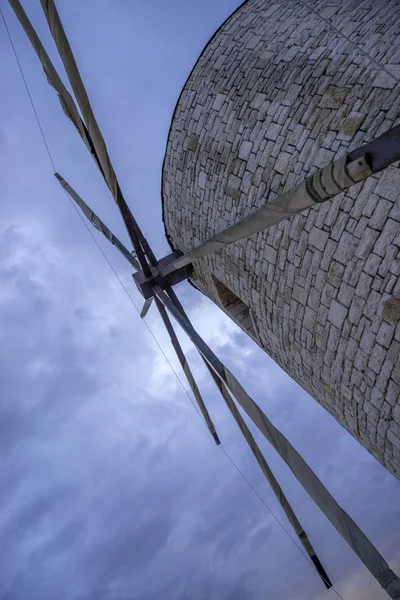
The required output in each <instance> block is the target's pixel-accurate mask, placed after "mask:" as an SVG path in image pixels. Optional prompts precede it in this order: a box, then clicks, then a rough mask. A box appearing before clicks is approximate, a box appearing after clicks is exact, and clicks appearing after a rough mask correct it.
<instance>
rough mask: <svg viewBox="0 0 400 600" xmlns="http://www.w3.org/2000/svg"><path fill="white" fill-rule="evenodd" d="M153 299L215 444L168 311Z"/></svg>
mask: <svg viewBox="0 0 400 600" xmlns="http://www.w3.org/2000/svg"><path fill="white" fill-rule="evenodd" d="M155 300H156V305H157V308H158V311H159V313H160V316H161V318H162V320H163V322H164V325H165V328H166V330H167V331H168V334H169V337H170V340H171V343H172V346H173V348H174V350H175V353H176V355H177V357H178V360H179V362H180V363H181V367H182V370H183V372H184V373H185V377H186V379H187V381H188V383H189V385H190V389H191V390H192V392H193V396H194V397H195V399H196V402H197V404H198V406H199V409H200V411H201V414H202V416H203V419H204V421H205V422H206V425H207V427H208V430H209V432H210V433H211V435H212V436H213V438H214V440H215V443H216V444H217V446H218V445H219V444H220V443H221V442H220V440H219V437H218V434H217V432H216V431H215V427H214V423H213V422H212V420H211V417H210V414H209V412H208V410H207V407H206V405H205V403H204V400H203V397H202V395H201V393H200V390H199V388H198V386H197V383H196V381H195V378H194V377H193V373H192V371H191V369H190V367H189V364H188V362H187V360H186V357H185V355H184V353H183V350H182V347H181V345H180V343H179V340H178V337H177V335H176V333H175V331H174V328H173V326H172V323H171V321H170V318H169V316H168V313H167V311H166V309H165V307H164V304H163V303H162V302H161V300H159V299H158V298H157V296H155Z"/></svg>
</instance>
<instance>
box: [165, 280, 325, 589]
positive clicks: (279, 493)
mask: <svg viewBox="0 0 400 600" xmlns="http://www.w3.org/2000/svg"><path fill="white" fill-rule="evenodd" d="M166 292H167V294H168V296H169V297H170V298H171V301H172V302H173V303H174V304H175V306H176V308H177V309H178V310H180V311H181V313H183V315H184V316H185V317H186V319H187V320H188V316H187V315H186V313H185V310H184V308H183V306H182V304H181V302H180V300H179V298H178V297H177V295H176V294H175V292H174V290H173V289H172V288H170V289H167V290H166ZM158 302H160V300H158ZM164 310H165V309H164ZM199 354H200V356H201V358H202V359H203V361H204V363H205V365H206V367H207V369H208V371H209V373H210V375H211V377H212V379H213V381H214V383H215V385H216V386H217V388H218V390H219V392H220V394H221V396H222V398H223V400H224V402H225V404H226V405H227V407H228V409H229V411H230V412H231V414H232V416H233V418H234V419H235V421H236V424H237V426H238V427H239V429H240V431H241V432H242V434H243V437H244V439H245V440H246V442H247V445H248V446H249V448H250V450H251V451H252V453H253V455H254V457H255V459H256V461H257V463H258V466H259V467H260V469H261V471H262V473H263V475H264V477H265V478H266V480H267V481H268V483H269V485H270V486H271V489H272V491H273V492H274V494H275V497H276V499H277V500H278V502H279V504H280V505H281V506H282V508H283V511H284V513H285V515H286V517H287V519H288V521H289V523H290V524H291V525H292V527H293V529H294V531H295V533H296V535H297V537H298V538H299V540H300V542H301V544H302V546H303V548H304V550H305V551H306V553H307V555H308V556H309V558H310V560H311V561H312V562H313V564H314V567H315V569H316V570H317V572H318V574H319V576H320V577H321V579H322V582H323V584H324V585H325V587H326V588H327V589H328V590H329V589H330V588H331V587H332V582H331V580H330V579H329V577H328V575H327V573H326V571H325V569H324V567H323V566H322V564H321V561H320V560H319V558H318V556H317V553H316V552H315V550H314V548H313V546H312V544H311V542H310V540H309V539H308V536H307V534H306V532H305V531H304V529H303V527H302V525H301V523H300V521H299V520H298V518H297V517H296V514H295V512H294V510H293V509H292V507H291V505H290V503H289V501H288V499H287V498H286V496H285V494H284V492H283V490H282V488H281V486H280V485H279V483H278V481H277V479H276V478H275V476H274V474H273V472H272V470H271V468H270V466H269V465H268V463H267V461H266V459H265V457H264V455H263V453H262V451H261V449H260V447H259V446H258V444H257V442H256V440H255V439H254V437H253V435H252V433H251V431H250V429H249V428H248V427H247V425H246V422H245V420H244V419H243V417H242V415H241V414H240V412H239V410H238V409H237V406H236V404H235V403H234V401H233V399H232V397H231V395H230V393H229V391H228V389H227V388H226V386H225V383H224V382H223V381H222V380H221V379H220V378H219V377H218V376H217V375H216V373H215V371H214V370H213V369H212V368H211V366H210V364H209V363H208V362H207V360H206V359H205V358H204V356H203V355H202V354H201V352H199Z"/></svg>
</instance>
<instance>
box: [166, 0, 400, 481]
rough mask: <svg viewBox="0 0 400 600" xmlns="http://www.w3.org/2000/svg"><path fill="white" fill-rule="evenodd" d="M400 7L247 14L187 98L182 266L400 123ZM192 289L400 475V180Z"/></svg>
mask: <svg viewBox="0 0 400 600" xmlns="http://www.w3.org/2000/svg"><path fill="white" fill-rule="evenodd" d="M399 28H400V3H399V2H397V1H396V0H356V1H354V0H307V1H303V0H299V1H298V2H294V1H293V0H278V1H273V0H271V2H265V0H248V1H247V2H245V3H244V4H243V5H242V6H241V7H240V8H239V9H238V10H237V11H236V12H235V13H234V14H233V15H232V16H231V17H230V18H229V19H228V20H227V21H226V22H225V23H224V24H223V25H222V26H221V28H220V29H219V30H218V31H217V32H216V34H215V35H214V36H213V38H212V39H211V40H210V42H209V43H208V44H207V46H206V48H205V49H204V51H203V53H202V54H201V56H200V58H199V60H198V62H197V63H196V65H195V67H194V69H193V71H192V73H191V75H190V76H189V78H188V80H187V82H186V84H185V86H184V89H183V91H182V93H181V96H180V98H179V101H178V104H177V107H176V110H175V113H174V117H173V120H172V124H171V129H170V133H169V138H168V144H167V150H166V155H165V161H164V168H163V183H162V195H163V213H164V222H165V228H166V232H167V236H168V239H169V241H170V243H171V245H172V247H173V248H175V249H179V250H181V251H182V252H185V251H188V250H190V249H191V248H192V247H193V246H195V245H197V244H198V243H200V242H201V241H203V240H205V239H207V238H208V237H209V236H211V235H212V234H214V233H215V232H217V231H220V230H221V229H223V228H225V227H227V226H228V225H231V224H232V223H234V222H236V221H237V220H238V219H241V218H242V217H244V216H245V215H247V214H249V213H250V212H251V211H252V210H254V209H255V208H256V207H258V206H259V205H260V204H261V203H262V202H264V201H265V200H266V199H272V198H274V197H276V195H278V194H280V193H282V192H283V191H286V190H288V189H290V188H292V187H293V186H294V185H296V183H298V182H300V181H301V180H303V179H304V178H305V177H307V176H308V175H310V174H312V173H313V172H314V171H315V170H316V168H318V167H323V166H325V165H326V164H328V163H329V162H331V161H333V160H335V159H337V158H339V157H341V156H343V155H344V154H345V153H347V152H348V151H350V150H352V149H354V148H357V147H358V146H360V145H361V144H362V143H365V142H367V141H369V140H371V139H373V138H374V137H377V136H379V135H380V134H382V133H383V132H384V131H386V130H387V129H389V128H391V127H393V126H394V125H396V124H399V123H400V84H399V79H400V36H399ZM192 281H193V283H194V284H195V285H196V286H197V287H198V288H199V289H200V290H201V291H202V292H203V293H205V294H206V295H207V296H209V297H210V298H211V299H212V300H213V301H214V302H215V303H216V304H217V305H218V306H220V308H222V309H223V310H225V311H226V312H227V314H229V315H230V316H231V317H232V318H233V319H234V320H235V321H236V322H237V323H238V325H239V326H241V327H242V329H244V330H245V331H247V333H248V334H249V335H251V337H252V338H253V339H254V340H255V341H256V342H257V343H258V344H259V345H260V346H261V347H262V348H263V349H264V350H265V351H266V352H267V353H268V354H269V355H270V356H271V357H272V358H273V359H274V360H275V361H276V362H277V363H278V364H279V365H280V366H281V367H282V368H283V369H284V370H285V371H286V372H287V373H288V374H289V375H290V376H291V377H292V378H293V379H294V380H295V381H297V382H298V383H299V384H300V385H301V386H302V387H303V388H304V389H305V390H306V391H307V392H309V393H310V394H311V395H312V396H313V397H314V398H315V399H316V400H317V401H318V402H319V403H320V404H321V405H322V406H324V407H325V408H326V410H328V411H329V412H330V413H331V414H332V415H333V416H334V417H335V418H336V419H337V421H338V422H339V423H340V424H341V425H342V426H343V427H345V428H346V429H347V430H348V431H349V432H350V433H351V434H352V435H353V436H354V437H355V438H356V439H358V440H359V441H360V443H361V444H363V445H364V446H365V448H367V449H368V450H369V451H370V452H371V453H372V454H373V455H374V456H375V457H376V458H377V459H378V460H379V461H380V462H381V463H382V464H383V465H385V466H386V467H387V468H388V469H389V470H390V471H391V472H392V473H393V474H394V475H395V476H397V477H400V168H399V165H398V164H396V165H393V166H391V167H390V168H388V169H387V170H385V171H384V172H382V173H380V174H378V175H375V176H373V177H370V178H369V179H367V180H366V181H365V182H364V183H363V184H357V185H356V186H354V187H352V188H351V189H350V190H349V191H348V192H347V193H346V194H341V195H340V196H338V197H337V198H335V199H334V200H333V201H329V202H326V203H323V204H321V205H320V206H318V207H317V208H312V209H309V210H308V211H307V212H304V213H302V214H300V215H297V216H296V217H294V218H291V219H288V220H286V221H283V222H282V223H280V224H279V225H277V226H275V227H273V228H271V229H269V230H267V231H265V232H264V233H260V234H257V235H254V236H252V237H250V238H248V239H246V240H242V241H241V242H238V243H235V244H233V245H232V246H230V247H228V248H226V249H224V250H223V251H220V252H218V253H215V254H213V255H211V256H209V257H208V258H206V259H202V260H199V261H196V262H195V264H194V273H193V277H192Z"/></svg>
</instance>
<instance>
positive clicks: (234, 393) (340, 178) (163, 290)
mask: <svg viewBox="0 0 400 600" xmlns="http://www.w3.org/2000/svg"><path fill="white" fill-rule="evenodd" d="M9 3H10V5H11V6H12V8H13V10H14V12H15V14H16V16H17V17H18V19H19V21H20V23H21V25H22V26H23V28H24V31H25V33H26V34H27V36H28V38H29V40H30V42H31V44H32V46H33V48H34V50H35V52H36V54H37V55H38V57H39V60H40V61H41V63H42V66H43V69H44V71H45V73H46V75H47V78H48V81H49V83H50V84H51V85H52V86H53V87H54V89H55V90H56V92H57V94H58V96H59V100H60V103H61V105H62V108H63V110H64V112H65V114H66V115H67V116H68V118H69V119H70V120H71V121H72V123H73V124H74V126H75V128H76V130H77V132H78V133H79V135H80V137H81V139H82V141H83V142H84V144H85V146H86V147H87V149H88V151H89V153H90V154H91V156H92V158H93V160H94V161H95V163H96V165H97V167H98V168H99V170H100V172H101V174H102V175H103V178H104V181H105V183H106V185H107V186H108V188H109V190H110V192H111V194H112V197H113V199H114V201H115V203H116V204H117V207H118V209H119V211H120V214H121V216H122V219H123V221H124V224H125V226H126V229H127V232H128V235H129V238H130V241H131V244H132V248H133V249H132V251H129V250H128V249H127V248H126V247H125V246H124V245H123V244H122V243H121V242H120V241H119V240H118V239H117V238H116V236H114V234H113V233H112V232H111V231H110V230H109V229H108V227H107V226H106V225H105V224H104V223H103V222H102V221H101V219H100V218H99V217H98V216H97V215H96V214H95V213H94V212H93V211H92V210H91V209H90V207H89V206H88V205H87V204H86V203H85V201H84V200H83V199H82V198H81V197H80V196H79V194H78V193H77V192H76V191H75V190H74V189H73V188H72V187H71V186H70V185H69V184H68V183H67V182H66V181H65V179H64V178H63V177H62V176H61V175H60V174H58V173H56V174H55V176H56V178H57V179H58V181H59V182H60V184H61V185H62V187H63V188H64V189H65V191H66V192H67V193H68V194H69V195H70V197H71V198H72V199H73V200H74V202H75V203H76V204H77V205H78V206H79V207H80V209H81V210H82V212H83V214H84V215H85V216H86V217H87V219H88V220H89V221H90V222H91V223H92V225H93V226H94V227H95V228H96V229H97V230H98V231H99V232H101V233H102V234H103V235H104V236H105V237H106V238H107V239H108V240H109V241H110V242H111V244H113V245H114V246H115V247H116V248H117V249H118V250H119V251H120V252H121V254H122V255H123V256H124V258H125V259H126V260H127V261H128V262H129V264H130V265H131V267H132V268H133V269H134V273H133V279H134V282H135V284H136V286H137V288H138V289H139V291H140V293H141V294H142V296H143V298H144V306H143V309H142V313H141V314H142V317H143V318H144V317H145V316H146V313H147V311H148V310H149V307H150V304H151V302H152V301H153V300H154V302H155V305H156V307H157V309H158V311H159V313H160V316H161V318H162V320H163V322H164V324H165V327H166V329H167V331H168V334H169V336H170V338H171V342H172V345H173V347H174V350H175V352H176V354H177V357H178V359H179V362H180V363H181V366H182V368H183V371H184V373H185V376H186V378H187V380H188V383H189V385H190V387H191V389H192V392H193V395H194V397H195V399H196V401H197V403H198V405H199V408H200V411H201V413H202V415H203V418H204V420H205V422H206V424H207V427H208V429H209V431H210V434H211V435H212V437H213V438H214V440H215V442H216V444H219V443H220V440H219V436H218V434H217V432H216V430H215V427H214V424H213V422H212V420H211V417H210V415H209V413H208V411H207V408H206V405H205V402H204V399H203V398H202V396H201V393H200V391H199V388H198V386H197V384H196V382H195V379H194V377H193V374H192V372H191V370H190V367H189V365H188V363H187V361H186V358H185V356H184V353H183V350H182V348H181V346H180V344H179V340H178V338H177V336H176V333H175V331H174V328H173V325H172V322H171V320H170V317H169V315H172V316H173V318H174V319H175V321H176V322H177V323H178V324H179V325H180V327H181V328H182V329H183V330H184V331H185V333H186V334H187V335H188V336H189V338H190V339H191V341H192V342H193V344H194V346H195V347H196V348H197V350H198V351H199V353H200V355H201V356H202V359H203V360H204V363H205V365H206V367H207V369H208V371H209V373H210V375H211V377H212V378H213V380H214V381H215V383H216V385H217V387H218V389H219V391H220V393H221V396H222V398H223V400H224V402H225V403H226V405H227V407H228V408H229V410H230V412H231V413H232V415H233V417H234V419H235V421H236V423H237V425H238V427H239V429H240V430H241V432H242V434H243V436H244V438H245V439H246V442H247V443H248V445H249V447H250V449H251V451H252V452H253V454H254V456H255V458H256V460H257V462H258V464H259V466H260V468H261V470H262V472H263V474H264V476H265V477H266V479H267V481H268V483H269V484H270V486H271V488H272V490H273V491H274V493H275V495H276V497H277V499H278V501H279V502H280V504H281V506H282V508H283V510H284V511H285V514H286V516H287V518H288V520H289V522H290V523H291V525H292V527H293V529H294V531H295V533H296V535H297V536H298V538H299V540H300V542H301V544H302V545H303V548H304V550H305V552H306V553H307V555H308V557H309V558H310V560H311V561H312V563H313V564H314V566H315V569H316V571H317V572H318V574H319V576H320V578H321V580H322V581H323V583H324V584H325V586H326V587H327V588H330V587H331V585H332V584H331V581H330V579H329V577H328V575H327V573H326V571H325V569H324V568H323V566H322V564H321V562H320V560H319V558H318V556H317V554H316V552H315V550H314V548H313V546H312V545H311V543H310V541H309V539H308V536H307V534H306V533H305V531H304V529H303V527H302V526H301V524H300V522H299V520H298V519H297V517H296V515H295V513H294V511H293V509H292V507H291V505H290V504H289V502H288V500H287V498H286V496H285V495H284V492H283V491H282V489H281V487H280V485H279V483H278V482H277V480H276V478H275V476H274V474H273V473H272V471H271V469H270V467H269V465H268V464H267V462H266V460H265V458H264V456H263V454H262V452H261V450H260V448H259V446H258V445H257V443H256V441H255V439H254V437H253V436H252V434H251V432H250V430H249V428H248V426H247V425H246V422H245V420H244V419H243V417H242V415H241V413H240V412H239V409H238V407H237V404H236V402H237V403H238V404H239V406H240V407H241V408H242V409H243V411H244V412H245V413H246V414H247V415H248V417H249V418H250V419H251V420H252V421H253V423H254V424H255V425H256V426H257V427H258V429H259V430H260V431H261V433H262V434H263V435H264V437H265V438H266V439H267V440H268V441H269V442H270V444H271V445H272V446H273V448H274V449H275V450H276V451H277V452H278V454H279V455H280V456H281V457H282V458H283V460H284V461H285V462H286V464H287V465H288V466H289V468H290V469H291V471H292V472H293V474H294V475H295V477H296V478H297V479H298V481H299V482H300V483H301V485H302V486H303V487H304V489H305V490H306V491H307V492H308V494H309V495H310V496H311V498H312V499H313V500H314V501H315V503H316V504H317V506H318V507H319V508H320V509H321V510H322V511H323V513H324V514H325V516H326V517H327V518H328V519H329V521H330V522H331V523H332V524H333V526H334V527H335V528H336V529H337V531H338V532H339V533H340V535H341V536H342V538H343V539H344V540H345V541H346V542H347V543H348V544H349V545H350V547H351V548H352V549H353V550H354V551H355V552H356V554H357V555H358V556H359V558H360V559H361V560H362V562H363V563H364V565H365V566H366V567H367V568H368V569H369V570H370V572H371V573H372V574H373V575H374V577H375V578H376V579H377V581H378V582H379V583H380V584H381V586H382V587H383V588H384V589H385V591H386V592H387V594H388V595H389V597H391V598H400V579H399V578H398V577H397V576H396V575H395V574H394V573H393V571H392V570H391V569H390V568H389V566H388V564H387V563H386V561H385V560H384V558H383V557H382V556H381V555H380V553H379V552H378V550H377V549H376V548H375V547H374V546H373V544H372V543H371V542H370V541H369V540H368V538H367V537H366V536H365V535H364V533H363V532H362V531H361V530H360V528H359V527H358V526H357V524H356V523H355V522H354V521H353V520H352V518H351V517H350V516H349V515H348V514H347V513H346V512H345V511H344V510H343V509H342V508H341V507H340V506H339V505H338V503H337V502H336V501H335V499H334V498H333V497H332V495H331V494H330V493H329V491H328V490H327V489H326V488H325V486H324V485H323V484H322V482H321V481H320V480H319V479H318V477H317V476H316V475H315V474H314V473H313V471H312V470H311V468H310V467H309V466H308V464H307V463H306V462H305V460H304V459H303V458H302V457H301V456H300V455H299V454H298V453H297V451H296V450H295V449H294V448H293V446H292V445H291V444H290V442H289V441H288V440H287V439H286V438H285V436H284V435H283V434H282V433H281V432H280V431H278V430H277V429H276V428H275V427H274V426H273V424H272V423H271V422H270V420H269V419H268V417H267V416H266V415H265V413H264V412H263V411H262V410H261V408H260V407H259V406H258V405H257V404H256V403H255V401H254V400H253V399H252V398H251V397H250V396H249V395H248V394H247V393H246V391H245V390H244V388H243V387H242V386H241V384H240V383H239V381H238V380H237V379H236V378H235V376H234V375H233V374H232V373H231V372H230V371H229V370H228V369H227V367H226V366H225V365H224V364H223V363H222V362H221V361H220V360H219V359H218V357H217V356H216V355H215V354H214V352H213V351H212V350H211V348H210V347H209V346H208V345H207V344H206V343H205V341H204V340H203V339H202V338H201V337H200V336H199V335H198V334H197V332H196V331H195V329H194V327H193V326H192V324H191V322H190V320H189V318H188V316H187V315H186V313H185V311H184V309H183V307H182V305H181V303H180V301H179V299H178V297H177V295H176V294H175V292H174V289H173V287H174V285H176V284H177V283H179V282H181V281H183V280H184V279H187V278H188V277H190V275H191V273H192V266H191V263H192V261H193V260H194V259H199V258H202V257H204V256H206V255H207V254H208V253H210V252H216V251H218V250H219V249H220V248H221V247H223V246H226V245H228V244H231V243H233V242H235V241H237V240H239V239H242V238H243V237H248V236H250V235H253V234H254V233H256V232H258V231H262V230H264V229H266V228H267V227H270V226H271V225H273V224H276V223H278V222H280V221H281V220H284V219H287V218H289V217H291V216H293V215H294V214H296V213H297V212H300V211H303V210H305V209H307V208H309V207H310V206H312V205H314V204H316V203H320V202H323V201H324V200H327V199H330V198H333V197H335V196H336V195H337V194H339V193H340V192H341V191H343V190H346V189H348V188H349V187H350V186H352V185H354V184H356V183H358V182H360V181H363V180H364V179H365V178H367V177H369V176H370V175H371V174H372V173H375V172H377V171H379V170H381V169H383V168H385V167H387V166H388V165H390V164H392V163H393V162H395V161H396V160H399V158H400V128H399V127H397V128H394V129H392V130H391V131H388V132H386V133H385V134H384V135H383V136H381V137H380V138H377V139H376V140H374V141H373V142H370V143H369V144H367V145H365V146H362V147H360V148H358V149H357V150H356V151H353V152H351V153H349V154H347V155H346V156H345V157H343V158H342V159H340V160H339V161H337V162H335V163H333V164H329V165H328V166H327V167H325V168H323V169H320V170H318V171H317V172H316V173H315V174H314V175H313V176H312V177H310V178H309V179H307V180H306V181H304V182H303V183H301V184H300V185H299V186H297V187H296V188H294V189H293V190H290V191H289V192H287V193H286V194H285V195H284V196H279V197H278V198H276V199H275V200H274V201H273V202H270V203H267V204H265V206H264V207H262V208H260V209H259V211H257V212H255V213H253V214H252V215H251V216H250V217H248V218H246V219H244V220H242V221H240V222H238V223H237V224H235V225H234V226H233V227H230V228H228V229H227V230H226V231H222V232H220V233H219V234H217V235H216V236H214V237H213V238H211V239H210V240H206V241H205V242H203V243H202V244H201V245H200V246H199V247H197V248H194V249H193V250H191V251H190V252H189V253H187V254H186V255H184V256H181V255H180V253H177V252H172V253H171V254H169V255H168V256H165V257H162V258H161V259H157V258H156V256H155V255H154V253H153V251H152V249H151V247H150V245H149V243H148V241H147V240H146V238H145V236H144V234H143V232H142V230H141V229H140V227H139V225H138V223H137V222H136V220H135V218H134V216H133V214H132V212H131V210H130V208H129V206H128V204H127V202H126V200H125V198H124V196H123V192H122V190H121V188H120V186H119V183H118V179H117V176H116V174H115V171H114V169H113V166H112V164H111V161H110V158H109V155H108V152H107V148H106V145H105V142H104V139H103V137H102V134H101V132H100V129H99V127H98V125H97V122H96V119H95V116H94V114H93V111H92V108H91V105H90V101H89V98H88V96H87V93H86V90H85V87H84V84H83V81H82V79H81V76H80V74H79V70H78V67H77V65H76V62H75V59H74V56H73V53H72V50H71V47H70V45H69V42H68V39H67V37H66V34H65V31H64V29H63V26H62V23H61V20H60V17H59V15H58V12H57V9H56V6H55V4H54V0H41V5H42V8H43V11H44V14H45V17H46V19H47V22H48V25H49V28H50V31H51V33H52V36H53V38H54V41H55V43H56V46H57V49H58V52H59V54H60V57H61V60H62V62H63V65H64V68H65V71H66V73H67V76H68V79H69V82H70V84H71V87H72V90H73V93H74V96H75V99H74V98H73V97H72V96H71V94H70V93H69V92H68V90H67V89H66V87H65V86H64V84H63V82H62V80H61V78H60V77H59V75H58V73H57V71H56V69H55V68H54V66H53V64H52V63H51V60H50V58H49V56H48V55H47V53H46V51H45V49H44V47H43V45H42V44H41V42H40V39H39V38H38V36H37V34H36V32H35V30H34V28H33V27H32V25H31V23H30V21H29V19H28V17H27V15H26V14H25V12H24V10H23V8H22V6H21V4H20V3H19V1H18V0H9Z"/></svg>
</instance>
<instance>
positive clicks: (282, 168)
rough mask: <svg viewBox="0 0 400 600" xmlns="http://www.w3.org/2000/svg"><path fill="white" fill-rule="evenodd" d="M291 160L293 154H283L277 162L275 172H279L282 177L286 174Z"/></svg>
mask: <svg viewBox="0 0 400 600" xmlns="http://www.w3.org/2000/svg"><path fill="white" fill-rule="evenodd" d="M291 158H292V155H291V154H288V153H287V152H281V153H280V154H279V156H278V158H277V160H276V163H275V170H276V171H278V173H282V175H283V174H284V173H286V170H287V168H288V165H289V162H290V159H291Z"/></svg>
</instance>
